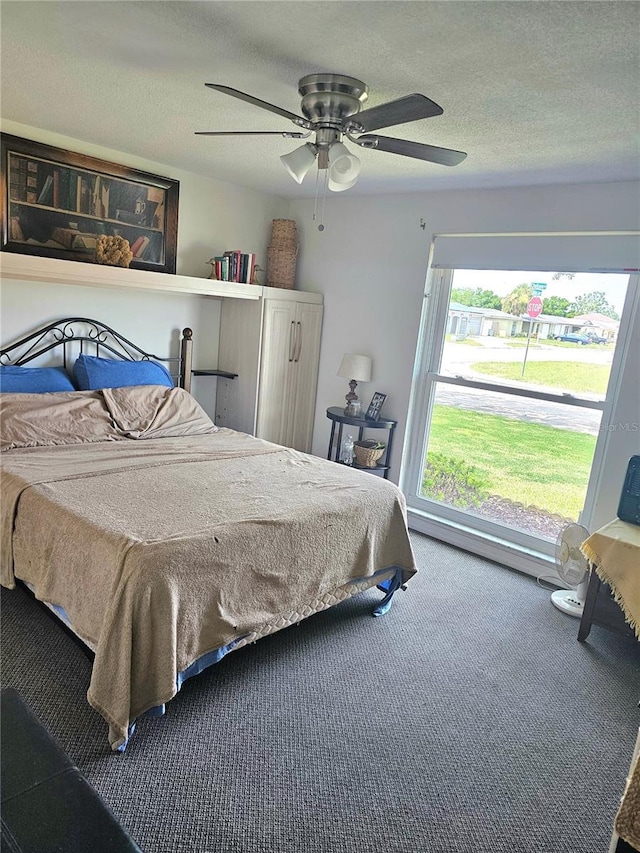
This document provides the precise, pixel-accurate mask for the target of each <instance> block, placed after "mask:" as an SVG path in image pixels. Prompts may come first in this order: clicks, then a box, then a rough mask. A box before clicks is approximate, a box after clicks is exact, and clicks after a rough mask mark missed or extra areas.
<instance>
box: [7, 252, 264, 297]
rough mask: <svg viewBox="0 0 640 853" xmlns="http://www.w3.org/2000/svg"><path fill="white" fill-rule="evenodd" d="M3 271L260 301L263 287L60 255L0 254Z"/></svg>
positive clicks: (10, 275)
mask: <svg viewBox="0 0 640 853" xmlns="http://www.w3.org/2000/svg"><path fill="white" fill-rule="evenodd" d="M0 274H1V275H2V278H4V279H12V280H19V281H39V282H46V283H51V284H77V285H81V286H83V287H113V288H128V289H137V290H150V291H157V292H165V293H195V294H198V295H200V296H214V297H218V298H223V297H231V298H233V299H251V300H259V299H261V298H262V295H263V288H262V287H261V286H259V285H256V284H236V283H235V282H232V281H215V280H213V279H208V278H195V277H194V276H186V275H171V274H170V273H160V272H149V271H148V270H136V269H126V268H123V267H110V266H102V265H99V264H83V263H78V262H77V261H65V260H61V259H59V258H41V257H39V256H32V255H19V254H13V253H10V252H2V253H1V254H0Z"/></svg>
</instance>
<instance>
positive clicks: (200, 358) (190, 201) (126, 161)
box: [0, 121, 287, 417]
mask: <svg viewBox="0 0 640 853" xmlns="http://www.w3.org/2000/svg"><path fill="white" fill-rule="evenodd" d="M2 132H3V133H11V134H13V135H15V136H21V137H23V138H25V139H33V140H35V141H36V142H43V143H47V144H49V145H55V146H57V147H58V148H65V149H68V150H70V151H74V152H78V153H80V154H87V155H90V156H93V157H99V158H101V159H103V160H107V161H110V162H115V163H120V164H122V165H125V166H130V167H132V168H136V169H142V170H144V171H146V172H151V173H153V174H156V175H162V176H163V177H168V178H174V179H176V180H179V181H180V202H179V212H178V254H177V272H178V273H179V274H181V275H191V276H196V277H198V278H207V276H208V275H209V273H210V272H211V267H210V266H209V265H208V264H207V261H208V260H209V258H211V257H212V256H213V255H218V254H221V253H222V252H223V251H225V250H226V249H241V250H243V251H246V252H250V251H251V252H256V254H257V262H258V263H259V264H260V266H262V267H266V258H267V252H266V249H267V245H268V243H269V239H270V233H271V220H272V219H274V218H280V217H282V216H285V215H286V212H287V202H286V201H285V200H283V199H281V198H277V197H275V196H268V195H266V194H264V193H260V192H256V191H253V190H249V189H246V188H244V187H238V186H235V185H233V184H228V183H225V182H223V181H215V180H213V179H210V178H204V177H202V176H200V175H194V174H192V173H190V172H185V171H180V170H176V169H174V168H170V167H168V166H163V165H162V164H159V163H154V162H151V161H148V160H143V159H141V158H139V157H132V156H131V155H129V154H124V153H121V152H117V151H112V150H111V149H108V148H101V147H100V146H96V145H91V144H88V143H85V142H81V141H79V140H76V139H71V138H68V137H65V136H60V135H59V134H56V133H50V132H48V131H46V130H42V129H38V128H33V127H27V126H26V125H22V124H18V123H16V122H10V121H2ZM0 308H1V309H2V320H1V325H0V332H1V337H2V341H3V342H7V341H10V340H13V339H15V338H16V337H19V336H20V335H21V334H22V333H24V332H27V331H30V330H31V329H33V328H34V327H36V326H38V325H40V324H41V323H44V322H46V321H49V320H54V319H57V318H59V317H63V316H71V315H75V316H88V317H91V318H94V319H96V320H101V321H102V322H104V323H107V324H108V325H110V326H113V327H114V328H115V329H116V330H117V331H118V332H121V333H122V334H123V335H125V336H126V337H128V338H130V339H131V340H132V341H134V342H135V343H136V344H139V345H140V346H141V347H142V348H143V349H149V350H151V351H153V352H155V353H157V354H158V355H161V354H165V353H166V354H169V348H170V346H171V348H172V349H173V350H174V351H173V352H172V353H171V354H172V355H175V354H176V352H175V347H176V345H177V335H178V332H179V330H180V329H182V328H183V327H184V326H190V327H191V328H192V329H193V330H194V349H195V359H194V365H195V366H196V367H201V368H204V367H216V366H218V365H217V355H218V332H219V325H220V305H219V302H218V300H216V299H211V298H207V297H200V296H191V295H184V296H183V295H180V294H145V293H141V292H139V291H131V293H130V294H129V293H123V292H122V291H111V290H107V289H99V288H81V287H75V286H70V285H69V286H62V285H60V286H57V285H51V284H47V285H45V284H42V283H40V284H35V283H34V284H31V283H25V282H14V281H6V280H5V281H3V282H2V290H1V293H0ZM193 390H194V394H195V396H196V397H198V399H199V400H200V402H201V403H202V404H203V405H204V406H205V408H206V409H207V411H208V412H209V414H210V415H211V416H212V417H213V411H214V410H213V396H214V393H215V380H213V379H208V380H207V379H199V380H197V381H196V383H194V389H193Z"/></svg>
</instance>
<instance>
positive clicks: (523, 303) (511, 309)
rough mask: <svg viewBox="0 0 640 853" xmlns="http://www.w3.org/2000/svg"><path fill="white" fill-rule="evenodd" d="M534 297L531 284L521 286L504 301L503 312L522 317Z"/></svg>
mask: <svg viewBox="0 0 640 853" xmlns="http://www.w3.org/2000/svg"><path fill="white" fill-rule="evenodd" d="M532 296H533V290H532V289H531V285H530V284H519V285H518V286H517V287H516V288H514V289H513V290H512V291H511V293H509V294H507V296H505V297H504V299H503V300H502V310H503V311H506V313H507V314H513V315H514V316H515V317H520V316H521V315H522V314H524V313H525V311H526V310H527V305H528V304H529V300H530V299H531V297H532Z"/></svg>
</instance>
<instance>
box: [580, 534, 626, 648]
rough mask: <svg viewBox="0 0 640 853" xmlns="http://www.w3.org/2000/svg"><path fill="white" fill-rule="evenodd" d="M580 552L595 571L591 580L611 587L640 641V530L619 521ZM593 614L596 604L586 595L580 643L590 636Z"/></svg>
mask: <svg viewBox="0 0 640 853" xmlns="http://www.w3.org/2000/svg"><path fill="white" fill-rule="evenodd" d="M580 550H581V551H582V553H583V554H584V555H585V557H586V558H587V559H588V560H589V562H590V563H591V566H592V571H595V576H594V575H593V574H592V577H591V580H592V581H595V582H596V583H598V580H600V581H604V583H606V584H608V585H609V586H610V587H611V592H612V593H613V596H614V598H615V600H616V602H617V603H618V604H619V605H620V608H621V610H622V612H623V613H624V617H625V620H626V621H627V622H628V623H629V625H631V627H632V628H633V630H634V631H635V634H636V637H637V638H638V639H639V640H640V527H639V526H638V525H635V524H629V523H628V522H626V521H620V519H619V518H616V519H615V521H611V522H609V524H605V526H604V527H601V528H600V530H596V532H595V533H592V534H591V536H589V538H588V539H586V540H585V541H584V542H583V543H582V545H581V546H580ZM589 586H590V587H591V582H590V583H589ZM590 605H591V607H590ZM589 609H590V610H591V613H589V612H588V611H589ZM592 612H593V604H592V602H589V593H587V602H585V612H584V613H583V618H582V620H581V623H580V633H579V635H578V639H579V640H583V639H584V638H585V637H586V635H587V634H588V632H589V627H590V624H589V623H590V619H591V615H592ZM583 622H585V624H584V625H583V624H582V623H583Z"/></svg>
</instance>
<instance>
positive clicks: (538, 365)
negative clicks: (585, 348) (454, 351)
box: [471, 361, 611, 394]
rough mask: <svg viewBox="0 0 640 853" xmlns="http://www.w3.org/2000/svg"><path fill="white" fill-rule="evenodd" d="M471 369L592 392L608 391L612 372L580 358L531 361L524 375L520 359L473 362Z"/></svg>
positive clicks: (539, 383) (505, 377)
mask: <svg viewBox="0 0 640 853" xmlns="http://www.w3.org/2000/svg"><path fill="white" fill-rule="evenodd" d="M471 369H472V370H476V371H478V373H484V374H487V375H489V376H499V377H500V378H501V379H509V380H512V381H515V382H532V383H534V384H535V385H545V386H546V387H547V388H564V389H567V390H570V391H578V392H579V391H586V392H590V393H592V394H604V393H605V391H606V390H607V382H608V381H609V373H610V371H611V368H610V366H609V365H608V364H582V363H581V362H578V361H528V362H527V364H526V366H525V369H524V376H523V375H522V362H517V361H478V362H476V363H475V364H472V365H471Z"/></svg>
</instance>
